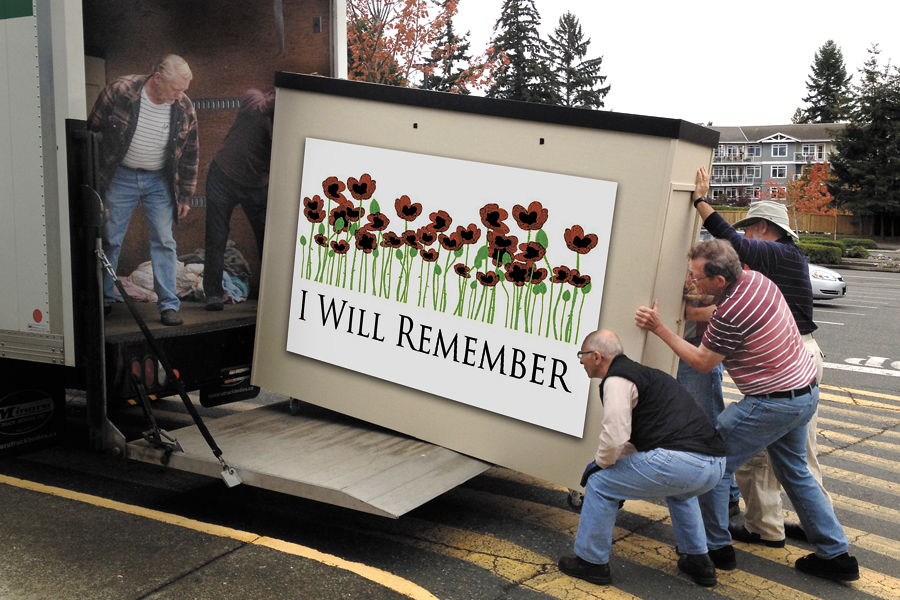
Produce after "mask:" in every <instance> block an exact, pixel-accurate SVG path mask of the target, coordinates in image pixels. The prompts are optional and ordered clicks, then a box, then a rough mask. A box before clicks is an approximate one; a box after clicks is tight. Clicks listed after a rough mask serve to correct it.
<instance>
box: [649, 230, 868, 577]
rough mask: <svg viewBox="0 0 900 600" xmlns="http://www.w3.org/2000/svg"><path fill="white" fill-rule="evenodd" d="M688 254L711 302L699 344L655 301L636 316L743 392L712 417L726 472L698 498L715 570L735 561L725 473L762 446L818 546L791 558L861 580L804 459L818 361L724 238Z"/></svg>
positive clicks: (778, 299) (810, 568)
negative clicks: (723, 372)
mask: <svg viewBox="0 0 900 600" xmlns="http://www.w3.org/2000/svg"><path fill="white" fill-rule="evenodd" d="M688 258H689V260H690V263H689V269H690V279H691V281H693V282H694V284H695V285H696V286H697V288H698V289H699V290H700V291H701V292H702V293H706V294H709V295H711V296H713V298H714V299H715V304H716V310H715V312H713V314H712V317H711V318H710V323H709V327H708V328H707V330H706V333H705V334H704V335H703V340H702V342H701V343H700V346H693V345H691V344H690V343H689V342H687V341H686V340H684V339H683V338H681V337H680V336H678V335H677V334H676V333H675V332H674V331H672V330H671V329H670V328H669V327H668V326H666V325H665V324H664V323H663V322H662V320H661V318H660V316H659V311H658V309H657V306H658V303H657V302H656V301H654V303H653V307H652V308H647V307H643V306H642V307H641V308H639V309H638V311H637V314H636V316H635V321H636V323H637V325H638V327H641V328H642V329H645V330H647V331H651V332H653V333H654V334H656V335H657V336H659V338H660V339H662V340H663V341H664V342H665V343H666V344H668V346H669V347H670V348H672V350H674V351H675V353H676V354H677V355H678V356H679V358H681V359H682V360H684V361H685V362H686V363H688V364H689V365H690V366H691V367H693V368H694V369H696V370H697V371H700V372H701V373H705V372H708V371H710V370H711V369H712V368H713V367H714V366H715V365H717V364H719V363H723V364H724V365H725V368H726V369H727V370H728V374H729V375H730V376H731V378H732V380H733V381H734V383H735V385H737V387H738V389H739V390H740V391H741V393H743V394H744V398H743V399H741V400H740V401H739V402H735V403H733V404H731V405H730V406H728V407H727V408H726V409H725V410H724V411H723V412H722V413H721V414H720V415H719V419H718V424H717V429H718V431H719V433H720V434H721V436H722V438H723V439H724V440H725V446H726V448H727V451H728V455H727V465H726V468H725V477H723V478H722V480H721V481H720V482H719V484H718V485H717V486H716V487H715V488H713V490H712V491H710V492H707V493H706V494H704V495H703V496H701V497H700V508H701V510H702V511H703V521H704V525H705V527H706V537H707V543H708V545H709V556H710V558H711V559H712V560H713V562H714V563H715V564H716V567H717V568H720V569H726V570H727V569H733V568H734V567H735V566H736V565H737V562H736V560H735V557H734V556H735V555H734V548H733V547H732V546H731V534H730V532H729V530H728V493H729V483H730V476H731V474H733V473H734V472H735V471H736V470H737V469H738V467H740V466H741V465H743V464H744V463H746V462H747V461H748V460H749V459H750V458H751V457H753V456H754V455H755V454H756V453H757V452H759V451H760V450H762V449H764V448H767V449H768V451H769V456H770V457H771V460H772V466H773V468H774V469H775V473H776V475H777V476H778V480H779V481H780V482H781V484H782V485H783V486H784V488H785V491H786V492H787V494H788V497H789V498H790V499H791V503H792V504H793V507H794V510H796V511H797V514H798V516H799V517H800V522H801V524H802V525H803V528H804V529H805V531H806V534H807V537H808V538H809V541H810V542H812V543H813V544H815V546H816V552H815V553H813V554H810V555H808V556H805V557H803V558H800V559H799V560H797V562H796V567H797V569H798V570H800V571H802V572H804V573H808V574H811V575H816V576H819V577H827V578H830V579H837V580H841V581H855V580H857V579H859V566H858V564H857V561H856V558H854V557H852V556H850V555H849V554H848V553H847V551H848V549H849V544H848V542H847V537H846V535H844V530H843V528H842V527H841V524H840V523H839V522H838V520H837V517H835V514H834V510H833V509H832V507H831V504H830V503H829V502H828V499H827V498H826V497H825V494H824V493H823V492H822V489H821V488H820V487H819V485H818V483H817V482H816V480H815V478H814V477H813V476H812V474H811V473H810V472H809V468H808V466H807V464H806V435H807V433H806V432H807V423H808V422H809V420H810V418H811V417H812V415H813V414H814V413H815V411H816V408H817V406H818V402H819V388H818V385H817V383H816V365H815V363H814V362H813V359H812V357H810V355H809V353H808V352H807V351H806V348H805V346H804V345H803V341H802V340H801V339H800V332H799V331H798V330H797V325H796V323H795V321H794V317H793V316H792V315H791V311H790V309H789V308H788V305H787V303H786V302H785V300H784V296H783V295H782V293H781V291H780V290H779V289H778V286H776V285H775V283H773V282H772V281H771V280H770V279H768V278H767V277H765V276H764V275H762V274H761V273H759V272H757V271H744V270H743V268H742V264H741V260H740V258H738V255H737V252H736V251H735V250H734V248H733V247H732V246H731V245H730V244H729V243H728V242H726V241H724V240H710V241H706V242H700V243H699V244H697V245H696V246H694V247H693V248H692V249H691V252H690V254H689V255H688Z"/></svg>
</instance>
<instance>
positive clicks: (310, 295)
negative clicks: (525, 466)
mask: <svg viewBox="0 0 900 600" xmlns="http://www.w3.org/2000/svg"><path fill="white" fill-rule="evenodd" d="M447 174H452V176H449V177H448V176H447ZM302 181H303V184H302V187H301V196H302V197H303V203H304V210H303V212H302V213H301V216H300V220H299V223H298V227H297V230H298V238H297V243H296V254H295V257H294V272H293V284H292V285H293V288H292V289H293V291H292V297H291V316H290V324H289V331H288V343H287V349H288V350H289V351H291V352H295V353H297V354H300V355H303V356H307V357H310V358H314V359H316V360H320V361H323V362H325V363H328V364H332V365H338V366H341V367H344V368H346V369H351V370H354V371H356V372H360V373H364V374H366V375H370V376H372V377H377V378H379V379H383V380H386V381H391V382H394V383H397V384H400V385H404V386H407V387H411V388H415V389H417V390H421V391H424V392H429V393H431V394H435V395H437V396H441V397H444V398H448V399H451V400H455V401H457V402H462V403H465V404H468V405H471V406H475V407H478V408H481V409H484V410H488V411H491V412H494V413H498V414H502V415H505V416H507V417H510V418H513V419H518V420H521V421H525V422H527V423H532V424H535V425H539V426H541V427H546V428H548V429H552V430H555V431H560V432H563V433H566V434H569V435H573V436H578V437H581V435H582V433H583V432H584V418H585V413H586V408H587V400H588V393H589V385H590V380H589V379H588V378H587V377H585V376H584V372H583V370H582V368H581V365H580V364H579V360H578V358H577V356H576V351H577V350H578V349H579V348H580V340H581V339H582V338H583V334H584V333H586V332H589V331H592V330H593V328H594V327H595V326H596V323H597V319H598V315H599V314H600V304H601V298H602V296H603V283H604V276H605V273H606V260H607V254H608V250H609V235H610V230H611V228H612V217H613V210H614V208H615V194H616V184H615V183H611V182H608V181H602V180H598V179H589V178H585V177H573V176H568V175H560V174H557V173H545V172H540V171H535V170H529V169H517V168H512V167H505V166H498V165H491V164H485V163H479V162H473V161H464V160H455V159H449V158H441V157H436V156H429V155H424V154H416V153H411V152H400V151H396V150H386V149H381V148H373V147H368V146H362V145H356V144H346V143H338V142H330V141H326V140H319V139H312V138H308V139H307V140H306V147H305V151H304V162H303V179H302Z"/></svg>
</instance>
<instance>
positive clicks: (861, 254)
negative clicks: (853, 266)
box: [845, 246, 869, 258]
mask: <svg viewBox="0 0 900 600" xmlns="http://www.w3.org/2000/svg"><path fill="white" fill-rule="evenodd" d="M845 255H846V256H847V258H869V251H868V249H866V248H863V247H862V246H851V247H850V248H847V252H845Z"/></svg>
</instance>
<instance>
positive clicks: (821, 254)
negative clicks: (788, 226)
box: [798, 242, 843, 265]
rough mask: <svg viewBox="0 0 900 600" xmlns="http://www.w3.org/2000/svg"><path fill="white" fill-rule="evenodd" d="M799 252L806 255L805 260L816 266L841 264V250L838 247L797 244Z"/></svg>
mask: <svg viewBox="0 0 900 600" xmlns="http://www.w3.org/2000/svg"><path fill="white" fill-rule="evenodd" d="M798 245H799V246H800V250H801V251H802V252H803V254H805V255H806V259H807V260H808V261H809V262H811V263H815V264H817V265H839V264H841V255H842V254H843V252H841V248H840V247H839V246H840V244H838V246H837V247H836V246H825V245H822V244H806V243H804V242H800V244H798Z"/></svg>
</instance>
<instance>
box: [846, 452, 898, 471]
mask: <svg viewBox="0 0 900 600" xmlns="http://www.w3.org/2000/svg"><path fill="white" fill-rule="evenodd" d="M828 456H832V457H835V458H843V459H844V460H849V461H852V462H855V463H862V464H864V465H868V466H870V467H875V468H876V469H881V470H882V471H891V472H892V473H900V464H898V463H897V462H895V461H891V460H885V459H884V458H880V457H877V456H870V455H868V454H864V453H862V452H856V451H854V450H850V449H849V448H838V449H834V450H831V451H830V452H828Z"/></svg>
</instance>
